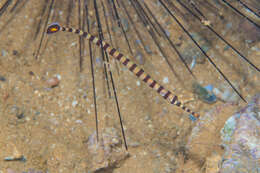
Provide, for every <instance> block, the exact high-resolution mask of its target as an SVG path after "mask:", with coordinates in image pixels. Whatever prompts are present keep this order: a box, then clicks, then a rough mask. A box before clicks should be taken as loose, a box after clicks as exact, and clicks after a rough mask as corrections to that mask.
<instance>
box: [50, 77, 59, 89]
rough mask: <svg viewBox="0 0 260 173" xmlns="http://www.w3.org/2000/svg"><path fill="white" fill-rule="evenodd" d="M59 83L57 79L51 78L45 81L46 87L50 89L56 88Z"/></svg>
mask: <svg viewBox="0 0 260 173" xmlns="http://www.w3.org/2000/svg"><path fill="white" fill-rule="evenodd" d="M59 83H60V80H59V79H58V77H53V78H50V79H48V80H47V85H48V86H49V87H51V88H54V87H56V86H58V85H59Z"/></svg>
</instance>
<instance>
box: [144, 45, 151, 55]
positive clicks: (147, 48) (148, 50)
mask: <svg viewBox="0 0 260 173" xmlns="http://www.w3.org/2000/svg"><path fill="white" fill-rule="evenodd" d="M144 49H145V51H146V52H147V53H148V54H151V53H153V52H152V51H151V49H150V47H149V46H144Z"/></svg>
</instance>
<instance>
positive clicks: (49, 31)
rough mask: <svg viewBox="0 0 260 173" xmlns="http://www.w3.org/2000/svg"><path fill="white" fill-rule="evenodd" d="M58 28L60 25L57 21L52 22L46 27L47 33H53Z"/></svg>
mask: <svg viewBox="0 0 260 173" xmlns="http://www.w3.org/2000/svg"><path fill="white" fill-rule="evenodd" d="M59 30H60V25H59V24H58V23H52V24H51V25H50V26H49V27H48V29H47V34H53V33H55V32H58V31H59Z"/></svg>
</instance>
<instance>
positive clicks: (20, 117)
mask: <svg viewBox="0 0 260 173" xmlns="http://www.w3.org/2000/svg"><path fill="white" fill-rule="evenodd" d="M16 117H17V118H18V119H22V118H24V113H20V114H17V115H16Z"/></svg>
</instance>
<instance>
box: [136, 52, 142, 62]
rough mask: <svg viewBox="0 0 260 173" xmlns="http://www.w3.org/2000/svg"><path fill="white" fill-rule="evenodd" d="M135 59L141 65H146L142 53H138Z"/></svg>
mask: <svg viewBox="0 0 260 173" xmlns="http://www.w3.org/2000/svg"><path fill="white" fill-rule="evenodd" d="M135 59H136V60H137V61H138V63H139V64H141V65H144V57H143V54H142V53H141V52H137V54H136V56H135Z"/></svg>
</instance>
